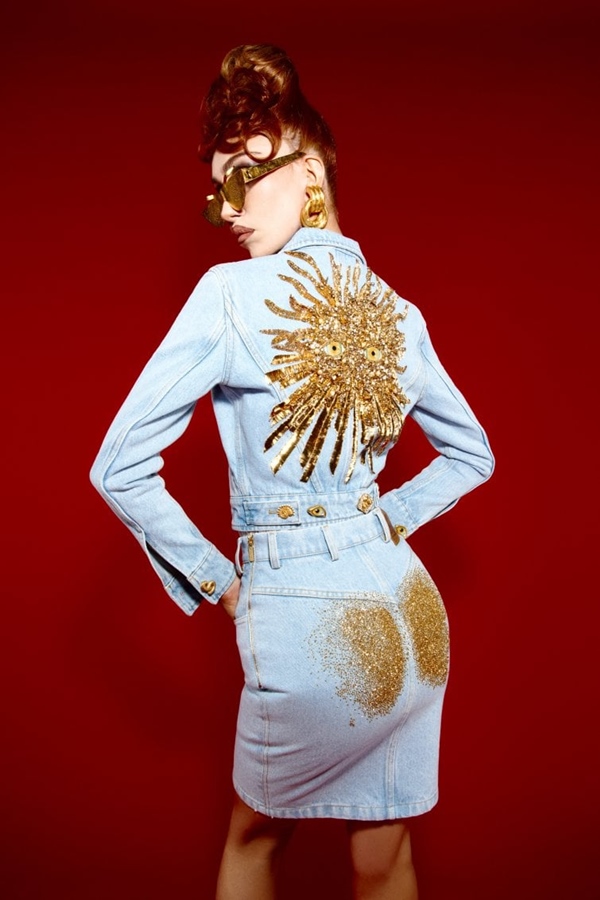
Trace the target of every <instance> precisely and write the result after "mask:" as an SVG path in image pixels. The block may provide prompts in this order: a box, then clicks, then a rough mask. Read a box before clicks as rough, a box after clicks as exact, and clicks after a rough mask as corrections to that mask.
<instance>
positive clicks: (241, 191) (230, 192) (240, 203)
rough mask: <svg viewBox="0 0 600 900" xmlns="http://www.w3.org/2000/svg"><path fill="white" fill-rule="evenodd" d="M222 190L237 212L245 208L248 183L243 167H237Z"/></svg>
mask: <svg viewBox="0 0 600 900" xmlns="http://www.w3.org/2000/svg"><path fill="white" fill-rule="evenodd" d="M221 192H222V194H223V196H224V197H225V199H226V200H227V202H228V203H229V204H230V205H231V206H233V208H234V209H235V210H236V211H237V212H241V210H242V209H243V208H244V201H245V199H246V185H245V183H244V173H243V172H242V170H241V169H237V170H236V171H235V172H232V174H231V175H230V176H229V178H228V179H227V181H226V182H225V184H224V185H223V187H222V188H221Z"/></svg>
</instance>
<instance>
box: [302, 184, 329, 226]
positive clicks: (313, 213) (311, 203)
mask: <svg viewBox="0 0 600 900" xmlns="http://www.w3.org/2000/svg"><path fill="white" fill-rule="evenodd" d="M306 193H307V194H308V200H307V201H306V203H305V204H304V206H303V208H302V212H301V213H300V222H301V223H302V225H304V227H305V228H325V226H326V225H327V219H328V213H327V206H326V205H325V194H324V193H323V188H321V187H319V186H318V185H316V184H309V186H308V187H307V188H306Z"/></svg>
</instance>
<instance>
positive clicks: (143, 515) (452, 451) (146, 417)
mask: <svg viewBox="0 0 600 900" xmlns="http://www.w3.org/2000/svg"><path fill="white" fill-rule="evenodd" d="M288 250H296V251H298V250H299V251H303V252H305V253H307V254H310V255H311V256H312V257H313V258H314V259H315V260H316V262H317V263H318V264H319V266H320V267H321V270H322V271H324V272H327V271H328V270H329V268H330V261H329V254H332V255H333V257H334V259H335V260H336V261H337V262H339V263H341V264H342V265H344V266H347V265H351V266H354V265H355V263H357V262H358V263H360V265H361V266H362V267H364V269H365V270H366V261H365V258H364V256H363V254H362V252H361V250H360V247H359V245H358V244H357V243H356V242H355V241H353V240H351V239H349V238H346V237H343V236H342V235H338V234H334V233H333V232H330V231H320V230H317V229H313V228H301V229H299V231H298V232H297V233H296V234H295V235H294V236H293V238H292V239H291V240H290V241H289V243H288V244H287V245H286V246H285V247H284V248H283V249H282V250H281V251H280V252H279V253H276V254H274V255H271V256H266V257H260V258H257V259H248V260H245V261H241V262H234V263H229V264H224V265H217V266H214V267H213V268H212V269H210V270H209V271H208V272H207V273H206V274H205V275H204V276H203V277H202V278H201V279H200V281H199V282H198V285H197V286H196V288H195V289H194V291H193V292H192V294H191V296H190V298H189V300H188V302H187V303H186V304H185V306H184V307H183V309H182V310H181V312H180V314H179V316H178V317H177V319H176V320H175V322H174V324H173V326H172V328H171V329H170V331H169V333H168V334H167V335H166V337H165V338H164V340H163V341H162V343H161V344H160V346H159V347H158V349H157V350H156V352H155V353H154V355H153V356H152V358H151V359H150V360H149V362H148V364H147V365H146V367H145V368H144V370H143V372H142V373H141V375H140V377H139V379H138V380H137V382H136V383H135V385H134V386H133V388H132V390H131V392H130V394H129V396H128V397H127V399H126V400H125V402H124V404H123V406H122V408H121V409H120V411H119V412H118V414H117V416H116V418H115V419H114V421H113V423H112V425H111V426H110V429H109V431H108V433H107V435H106V438H105V440H104V442H103V444H102V447H101V449H100V452H99V454H98V456H97V458H96V460H95V462H94V465H93V468H92V472H91V478H92V482H93V484H94V485H95V487H96V488H97V489H98V491H99V492H100V493H101V495H102V496H103V497H104V499H105V500H106V501H107V503H108V504H109V505H110V507H111V508H112V509H113V511H114V512H115V513H116V514H117V515H118V516H119V518H120V519H121V520H122V521H123V522H124V523H125V525H127V527H128V528H129V529H130V530H131V531H132V533H133V534H134V535H135V537H136V538H137V540H138V541H139V542H140V544H141V546H142V548H143V549H144V550H145V552H146V553H147V555H148V557H149V559H150V562H151V563H152V565H153V567H154V569H155V571H156V572H157V574H158V575H159V576H160V578H161V580H162V583H163V585H164V587H165V588H166V590H167V591H168V593H169V594H170V596H171V597H172V598H173V600H175V602H176V603H177V604H178V605H179V606H180V607H181V608H182V609H183V610H184V611H185V612H186V613H188V614H191V613H193V612H194V611H195V610H196V608H197V607H198V604H199V603H200V601H201V600H202V599H206V600H209V601H210V602H211V603H216V602H217V601H218V600H219V598H220V597H221V595H222V594H223V593H224V592H225V591H226V590H227V588H228V587H229V586H230V585H231V583H232V581H233V579H234V577H235V574H236V570H235V566H234V563H233V561H232V560H229V559H227V558H226V557H225V556H224V555H223V554H222V553H221V552H220V551H219V550H218V549H217V548H216V547H215V546H214V544H212V543H211V542H210V541H208V540H207V539H206V538H205V537H204V536H203V535H202V533H201V531H200V530H199V529H198V527H197V526H196V524H195V523H193V522H192V521H190V519H189V518H188V517H187V515H186V514H185V512H184V511H183V509H182V508H181V506H180V505H179V504H178V503H177V501H176V500H175V499H174V498H173V497H172V496H171V495H170V494H169V493H168V491H167V489H166V488H165V484H164V481H163V479H162V478H161V477H160V475H159V472H160V470H161V468H162V465H163V461H162V458H161V455H160V454H161V451H162V450H163V449H164V448H165V447H167V446H169V445H170V444H172V443H173V442H174V441H176V440H177V438H179V437H180V436H181V434H182V433H183V432H184V430H185V428H186V426H187V425H188V423H189V421H190V418H191V416H192V414H193V412H194V406H195V403H196V401H197V400H198V398H199V397H201V396H203V395H204V394H206V393H207V392H208V391H212V399H213V403H214V409H215V414H216V418H217V423H218V427H219V432H220V435H221V440H222V443H223V447H224V449H225V453H226V455H227V459H228V462H229V471H230V492H231V504H232V512H233V527H234V529H236V530H239V531H248V530H252V529H255V530H259V529H264V528H268V527H270V526H271V525H272V526H274V527H281V526H283V527H293V525H294V524H296V523H299V521H300V520H299V519H298V518H294V519H291V520H285V519H281V518H278V517H277V516H276V515H274V514H273V513H271V514H268V512H267V514H266V518H265V517H262V518H261V517H260V516H257V515H256V512H255V508H254V506H253V504H262V505H263V508H264V509H265V510H267V511H268V510H276V509H277V508H278V507H279V506H281V505H288V504H290V505H291V506H292V508H294V509H296V510H298V509H302V510H306V508H307V507H308V506H310V505H313V504H318V502H319V497H321V498H322V497H323V496H329V495H331V494H332V493H338V492H342V493H343V492H345V491H351V492H353V495H356V496H360V495H361V494H362V493H364V492H368V491H369V490H371V489H373V486H374V482H375V479H376V477H377V474H378V472H379V471H381V469H382V468H383V466H384V464H385V459H386V455H387V453H383V454H382V455H381V456H376V455H374V457H373V463H374V466H373V467H374V469H375V471H374V472H371V471H370V469H369V467H368V466H367V465H366V464H363V463H360V462H359V463H357V465H356V467H355V469H354V473H353V475H352V478H351V479H350V482H349V483H348V484H345V483H344V476H345V472H346V465H345V463H347V458H348V454H349V449H348V444H349V439H348V440H346V442H345V447H344V458H343V459H342V460H341V461H340V464H339V466H338V468H337V470H336V472H335V474H333V475H332V473H331V471H330V468H329V462H328V461H329V456H330V452H329V451H330V449H331V446H330V445H331V440H329V438H328V442H327V445H326V448H325V449H324V452H323V453H322V454H321V456H320V458H319V462H318V464H317V466H316V468H315V471H314V472H313V474H312V476H311V478H310V481H309V483H308V484H302V483H301V482H300V480H299V479H300V473H301V468H300V465H299V463H298V461H297V459H296V458H293V457H291V458H290V459H289V460H288V461H287V462H286V463H285V465H283V466H282V468H281V469H280V470H279V472H278V473H277V474H276V475H274V474H273V472H272V470H271V468H270V465H269V463H270V459H271V458H272V457H273V455H274V452H275V451H273V452H271V453H265V452H264V451H263V445H264V441H265V439H266V437H267V436H268V435H269V434H270V432H271V430H272V427H271V425H270V422H269V415H270V413H271V410H272V408H273V406H274V405H275V404H276V403H278V402H280V401H281V400H282V399H283V398H284V397H285V392H283V391H282V390H281V389H280V388H279V387H278V386H277V385H276V384H273V383H271V382H270V381H269V380H268V379H267V377H266V373H267V372H269V371H271V370H272V369H273V365H272V360H273V357H274V355H275V353H276V351H274V349H273V347H272V344H271V340H272V338H271V336H270V335H268V334H264V333H263V329H273V328H285V327H294V323H291V326H290V323H289V322H286V321H283V322H282V320H281V318H280V317H278V316H277V315H275V314H274V313H273V312H271V311H270V310H269V308H268V307H267V306H266V304H265V299H266V298H269V299H271V300H274V301H275V302H277V304H278V306H285V305H286V302H287V298H288V295H289V294H290V293H291V291H290V289H289V285H287V284H286V283H285V282H282V280H281V279H280V278H279V277H278V276H279V275H280V274H285V273H287V274H289V270H288V267H287V265H286V263H287V259H286V255H285V254H286V251H288ZM405 306H406V307H407V308H408V313H407V315H406V318H405V319H404V320H403V321H400V322H399V326H398V327H399V328H400V329H401V331H402V332H403V333H404V334H405V342H406V351H405V353H404V356H403V357H402V360H401V364H402V366H405V367H406V368H405V371H404V373H403V374H402V375H401V376H399V380H400V383H401V386H402V389H403V391H404V393H405V394H406V396H407V397H408V399H409V401H410V402H409V403H408V405H407V406H406V413H407V414H408V415H411V416H412V417H413V419H414V420H415V421H416V422H417V423H418V425H419V426H420V427H421V428H422V429H423V431H424V432H425V434H426V435H427V438H428V439H429V441H430V442H431V444H432V445H433V447H434V448H435V449H436V450H437V452H438V454H439V455H438V456H437V457H436V458H435V459H434V460H433V461H432V462H431V464H430V465H428V466H427V467H426V468H425V469H423V471H422V472H420V473H419V474H418V475H416V476H415V477H414V478H413V479H411V480H410V481H407V482H406V483H405V484H403V485H401V486H400V487H398V488H397V489H395V490H393V491H390V492H388V493H387V494H385V496H383V497H382V498H381V506H382V507H383V508H384V509H385V510H386V512H387V513H388V514H389V516H390V519H391V520H392V522H393V523H394V524H400V525H404V526H405V528H406V533H407V534H408V535H410V534H413V533H414V532H415V531H416V529H417V528H419V527H420V526H421V525H423V524H424V523H425V522H428V521H429V520H430V519H433V518H434V517H435V516H438V515H440V514H441V513H444V512H446V511H447V510H449V509H451V508H452V507H453V506H454V505H455V504H456V502H457V500H458V499H459V498H460V497H461V496H462V495H463V494H466V493H467V492H468V491H470V490H472V489H473V488H474V487H476V486H477V485H478V484H480V483H481V482H483V481H485V480H486V479H487V478H488V477H489V476H490V474H491V472H492V469H493V457H492V454H491V452H490V448H489V444H488V441H487V438H486V435H485V433H484V431H483V429H482V428H481V426H480V425H479V423H478V421H477V420H476V418H475V416H474V415H473V412H472V411H471V409H470V408H469V406H468V404H467V403H466V401H465V399H464V397H463V395H462V394H461V393H460V391H459V390H458V389H457V388H456V386H455V385H454V384H453V382H452V381H451V379H450V377H449V376H448V374H447V373H446V371H445V370H444V368H443V367H442V365H441V363H440V361H439V360H438V357H437V355H436V353H435V351H434V349H433V347H432V345H431V342H430V339H429V336H428V333H427V329H426V326H425V322H424V320H423V316H422V315H421V313H420V312H419V310H418V309H417V308H416V307H415V306H414V305H413V304H411V303H407V302H406V301H404V300H399V308H404V307H405ZM313 494H314V497H313V496H312V495H313ZM306 495H308V496H306ZM296 500H297V502H296ZM291 501H294V502H291ZM349 506H353V504H349ZM315 521H316V520H313V523H314V522H315ZM212 582H214V585H215V587H214V589H213V591H212V593H207V592H206V591H204V590H202V587H201V585H202V584H205V585H206V584H208V585H210V586H211V587H212Z"/></svg>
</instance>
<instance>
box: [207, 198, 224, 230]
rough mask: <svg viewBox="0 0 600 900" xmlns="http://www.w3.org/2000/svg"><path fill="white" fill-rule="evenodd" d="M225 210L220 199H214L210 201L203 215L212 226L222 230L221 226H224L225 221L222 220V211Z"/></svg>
mask: <svg viewBox="0 0 600 900" xmlns="http://www.w3.org/2000/svg"><path fill="white" fill-rule="evenodd" d="M222 208H223V204H222V203H221V200H220V198H219V197H213V198H212V199H211V200H209V201H208V205H207V206H206V207H205V208H204V211H203V213H202V215H203V216H204V218H205V219H206V221H207V222H210V224H211V225H215V226H216V227H217V228H220V226H221V225H224V224H225V223H224V222H223V219H222V218H221V210H222Z"/></svg>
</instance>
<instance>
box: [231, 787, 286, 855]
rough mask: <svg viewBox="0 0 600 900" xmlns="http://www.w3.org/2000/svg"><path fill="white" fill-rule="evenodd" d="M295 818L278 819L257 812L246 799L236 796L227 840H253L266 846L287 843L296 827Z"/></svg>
mask: <svg viewBox="0 0 600 900" xmlns="http://www.w3.org/2000/svg"><path fill="white" fill-rule="evenodd" d="M295 824H296V822H295V820H294V819H276V818H273V817H272V816H265V815H263V813H260V812H256V811H255V810H254V809H252V808H251V807H249V806H248V805H247V804H246V803H244V801H243V800H242V799H241V798H240V797H237V796H236V798H235V801H234V804H233V809H232V812H231V820H230V823H229V833H228V835H227V842H228V843H229V844H237V845H246V844H250V843H252V842H258V843H264V844H265V847H266V848H267V847H269V848H271V847H273V845H275V846H276V847H277V846H278V845H284V844H285V843H287V841H288V840H289V838H290V837H291V835H292V832H293V830H294V827H295Z"/></svg>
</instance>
